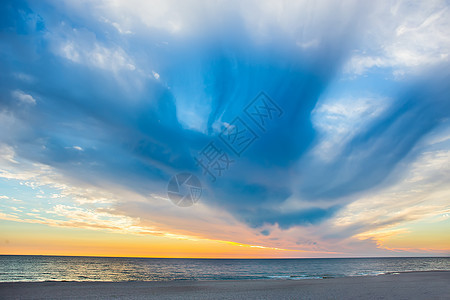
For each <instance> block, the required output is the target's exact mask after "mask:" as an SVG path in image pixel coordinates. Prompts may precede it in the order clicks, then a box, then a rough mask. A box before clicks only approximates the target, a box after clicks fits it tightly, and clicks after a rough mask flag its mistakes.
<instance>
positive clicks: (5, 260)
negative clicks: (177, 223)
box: [0, 255, 450, 281]
mask: <svg viewBox="0 0 450 300" xmlns="http://www.w3.org/2000/svg"><path fill="white" fill-rule="evenodd" d="M429 270H450V257H445V258H328V259H323V258H321V259H170V258H163V259H160V258H102V257H67V256H12V255H5V256H2V255H0V281H51V280H57V281H167V280H228V279H290V280H298V279H306V278H316V279H321V278H324V277H344V276H364V275H379V274H383V273H389V272H404V271H429Z"/></svg>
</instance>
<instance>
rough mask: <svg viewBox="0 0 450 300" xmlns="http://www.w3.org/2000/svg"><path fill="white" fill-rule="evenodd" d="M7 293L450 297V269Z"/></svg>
mask: <svg viewBox="0 0 450 300" xmlns="http://www.w3.org/2000/svg"><path fill="white" fill-rule="evenodd" d="M0 298H1V299H11V298H12V299H52V298H53V299H54V298H58V299H60V298H65V299H72V298H78V299H79V298H83V299H85V298H88V299H89V298H96V299H98V298H100V299H112V298H114V299H450V271H430V272H409V273H401V274H387V275H380V276H367V277H348V278H331V279H304V280H229V281H170V282H20V283H12V282H11V283H8V282H6V283H5V282H3V283H0Z"/></svg>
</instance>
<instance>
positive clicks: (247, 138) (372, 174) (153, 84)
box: [0, 0, 450, 258]
mask: <svg viewBox="0 0 450 300" xmlns="http://www.w3.org/2000/svg"><path fill="white" fill-rule="evenodd" d="M371 2H373V3H371ZM449 53H450V4H449V2H448V1H328V0H325V1H320V2H317V1H307V0H299V1H275V0H273V1H271V0H266V1H256V0H255V1H252V0H246V1H171V0H168V1H154V0H152V1H133V0H132V1H125V0H123V1H120V0H115V1H103V0H98V1H79V0H76V1H75V0H63V1H21V0H19V1H9V0H6V1H1V4H0V69H1V72H0V128H1V129H0V254H40V255H94V256H133V257H134V256H136V257H219V258H231V257H235V258H250V257H253V258H263V257H265V258H287V257H361V256H448V255H450V239H449V238H448V237H449V236H450V96H449V95H450V57H449ZM187 178H189V180H187ZM194 179H195V180H194ZM192 180H193V181H192ZM174 184H175V186H178V185H177V184H179V186H180V187H181V189H180V190H179V193H178V194H177V193H175V194H174V193H173V188H174ZM194 192H195V193H194ZM177 195H178V198H176V197H177ZM179 195H181V197H182V196H185V195H187V196H186V197H187V198H183V200H182V201H181V202H178V201H179V200H180V198H181V197H180V196H179ZM186 201H187V202H186ZM191 204H193V205H191Z"/></svg>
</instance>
